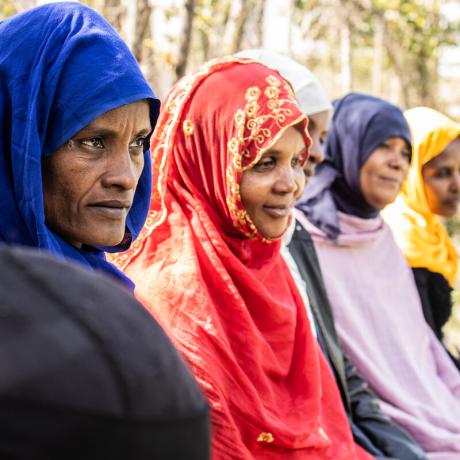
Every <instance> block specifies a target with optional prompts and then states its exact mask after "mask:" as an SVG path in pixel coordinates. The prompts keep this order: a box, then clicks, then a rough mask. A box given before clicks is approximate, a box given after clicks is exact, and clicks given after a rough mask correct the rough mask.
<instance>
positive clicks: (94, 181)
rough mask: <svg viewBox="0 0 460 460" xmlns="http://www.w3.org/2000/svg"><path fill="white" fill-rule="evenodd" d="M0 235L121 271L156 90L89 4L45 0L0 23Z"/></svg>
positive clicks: (144, 173)
mask: <svg viewBox="0 0 460 460" xmlns="http://www.w3.org/2000/svg"><path fill="white" fill-rule="evenodd" d="M0 42H1V43H2V46H1V47H0V215H1V218H0V241H3V242H5V243H8V244H20V245H27V246H35V247H38V248H40V249H45V250H48V251H50V252H52V253H53V254H55V255H56V256H59V257H64V258H68V259H73V260H77V261H79V262H80V263H82V264H84V265H86V266H87V267H92V268H93V269H96V270H104V271H107V272H109V273H111V274H112V275H114V276H117V277H119V278H121V279H122V280H123V281H125V282H126V283H128V284H129V283H130V282H129V280H128V279H127V278H126V277H125V276H124V275H123V274H122V273H121V272H119V271H118V270H117V269H116V268H115V267H114V266H113V265H112V264H110V263H109V262H108V261H106V259H105V255H104V252H106V251H109V252H118V251H123V250H125V249H127V248H128V247H129V246H130V244H131V243H132V242H133V241H134V239H135V238H136V236H137V234H138V233H139V231H140V229H141V228H142V226H143V225H144V222H145V219H146V216H147V211H148V208H149V200H150V193H151V170H150V154H149V152H148V150H147V149H146V148H145V145H148V142H147V141H148V137H149V136H150V133H151V131H152V129H153V128H154V125H155V123H156V119H157V114H158V110H159V101H158V99H157V98H156V96H155V94H154V93H153V92H152V90H151V89H150V87H149V85H148V83H147V82H146V80H145V78H144V77H143V75H142V73H141V70H140V68H139V66H138V64H137V62H136V60H135V58H134V56H133V55H132V53H131V52H130V51H129V49H128V47H127V46H126V45H125V43H124V42H123V41H122V39H121V38H120V37H119V35H118V34H117V33H116V32H115V30H114V29H113V28H112V27H111V26H110V25H109V24H108V23H107V22H106V21H105V20H104V19H103V18H102V17H101V16H99V15H98V14H97V13H96V12H95V11H93V10H92V9H90V8H88V7H86V6H84V5H81V4H78V3H76V2H69V3H58V4H50V5H45V6H42V7H38V8H35V9H32V10H29V11H27V12H25V13H22V14H19V15H17V16H14V17H12V18H10V19H8V20H5V21H3V22H2V23H0Z"/></svg>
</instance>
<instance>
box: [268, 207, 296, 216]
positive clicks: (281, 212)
mask: <svg viewBox="0 0 460 460" xmlns="http://www.w3.org/2000/svg"><path fill="white" fill-rule="evenodd" d="M263 209H264V211H265V212H266V213H267V214H268V215H269V216H271V217H274V218H280V217H288V216H290V214H291V212H292V209H293V206H267V205H265V206H264V207H263Z"/></svg>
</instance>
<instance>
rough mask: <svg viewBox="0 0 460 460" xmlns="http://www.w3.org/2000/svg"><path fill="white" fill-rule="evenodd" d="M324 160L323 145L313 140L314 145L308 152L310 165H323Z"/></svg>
mask: <svg viewBox="0 0 460 460" xmlns="http://www.w3.org/2000/svg"><path fill="white" fill-rule="evenodd" d="M323 160H324V151H323V147H322V145H321V144H320V143H319V142H318V141H317V140H313V144H312V145H311V147H310V150H309V152H308V160H307V161H309V162H310V163H313V164H314V165H315V166H316V165H318V164H319V163H321V162H322V161H323Z"/></svg>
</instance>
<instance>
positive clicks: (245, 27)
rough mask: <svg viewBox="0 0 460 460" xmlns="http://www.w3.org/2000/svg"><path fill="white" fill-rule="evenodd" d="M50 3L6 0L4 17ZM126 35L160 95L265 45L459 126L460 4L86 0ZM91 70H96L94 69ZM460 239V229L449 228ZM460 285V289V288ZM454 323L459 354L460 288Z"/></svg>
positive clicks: (337, 87)
mask: <svg viewBox="0 0 460 460" xmlns="http://www.w3.org/2000/svg"><path fill="white" fill-rule="evenodd" d="M42 3H46V2H44V1H42V0H0V20H1V19H3V18H5V17H8V16H10V15H12V14H15V13H17V12H21V11H24V10H26V9H29V8H32V7H34V6H36V5H39V4H42ZM82 3H86V4H88V5H90V6H91V7H93V8H95V9H96V10H98V11H99V12H100V13H101V14H102V15H103V16H104V17H105V18H106V19H107V20H108V21H109V22H110V23H111V24H112V25H113V26H114V27H115V28H116V29H117V30H118V31H119V32H120V34H121V35H122V37H123V38H124V39H125V40H126V42H127V43H128V45H129V46H130V47H131V49H132V50H133V52H134V54H135V55H136V57H137V59H138V61H139V62H140V64H141V67H142V69H143V71H144V73H145V75H146V77H147V78H148V79H149V81H150V82H151V84H152V86H153V88H154V89H155V91H156V92H157V94H158V95H159V96H160V97H164V95H165V94H166V92H167V91H168V89H169V88H170V87H171V85H172V84H173V83H174V82H175V81H176V80H177V79H178V78H180V77H181V76H182V75H184V74H185V73H187V72H190V71H192V70H194V69H195V68H197V67H198V66H199V65H201V64H202V63H203V62H205V61H207V60H209V59H211V58H214V57H217V56H222V55H225V54H231V53H234V52H236V51H238V50H241V49H246V48H255V47H265V48H268V49H272V50H274V51H278V52H281V53H284V54H286V55H289V56H291V57H292V58H294V59H296V60H297V61H298V62H300V63H302V64H304V65H306V66H307V67H308V68H309V69H310V70H312V71H313V72H314V73H315V74H316V75H317V76H318V77H319V78H320V80H321V82H322V84H323V85H324V87H325V89H326V91H327V92H328V94H329V96H330V97H331V99H333V98H336V97H340V96H342V95H343V94H344V93H346V92H349V91H352V90H353V91H361V92H366V93H370V94H374V95H376V96H380V97H384V98H386V99H388V100H390V101H392V102H393V103H396V104H398V105H400V106H401V107H402V108H404V109H405V108H409V107H413V106H416V105H427V106H430V107H433V108H435V109H438V110H440V111H442V112H444V113H446V114H449V115H450V116H452V117H454V118H456V119H460V0H86V1H83V2H82ZM88 68H89V69H90V66H88ZM447 224H448V228H449V230H450V232H451V233H452V234H453V235H454V237H456V239H458V243H459V244H458V247H459V248H460V223H459V220H458V219H454V220H452V221H450V222H448V223H447ZM459 287H460V284H459ZM455 298H456V299H458V300H457V304H459V305H457V308H456V311H455V313H454V315H453V317H452V319H451V321H450V323H449V324H448V325H447V332H448V334H449V338H450V340H451V341H452V342H453V343H456V345H457V346H458V347H460V290H459V289H457V292H456V297H455Z"/></svg>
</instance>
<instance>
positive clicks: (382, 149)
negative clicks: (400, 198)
mask: <svg viewBox="0 0 460 460" xmlns="http://www.w3.org/2000/svg"><path fill="white" fill-rule="evenodd" d="M410 158H411V151H410V148H409V146H408V145H407V142H406V141H405V140H404V139H402V138H401V137H391V138H390V139H387V140H386V141H385V142H384V143H383V144H382V145H380V146H379V147H377V148H376V149H375V150H374V151H373V152H372V153H371V155H370V156H369V158H368V159H367V160H366V162H365V163H364V164H363V166H362V167H361V170H360V176H359V179H360V185H361V191H362V194H363V196H364V199H365V200H366V201H367V203H368V204H370V205H371V206H372V207H374V208H375V209H378V210H380V209H383V208H384V207H385V206H386V205H387V204H389V203H391V202H393V201H394V200H395V198H396V196H397V195H398V193H399V191H400V189H401V186H402V183H403V181H404V179H405V178H406V175H407V172H408V170H409V166H410Z"/></svg>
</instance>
